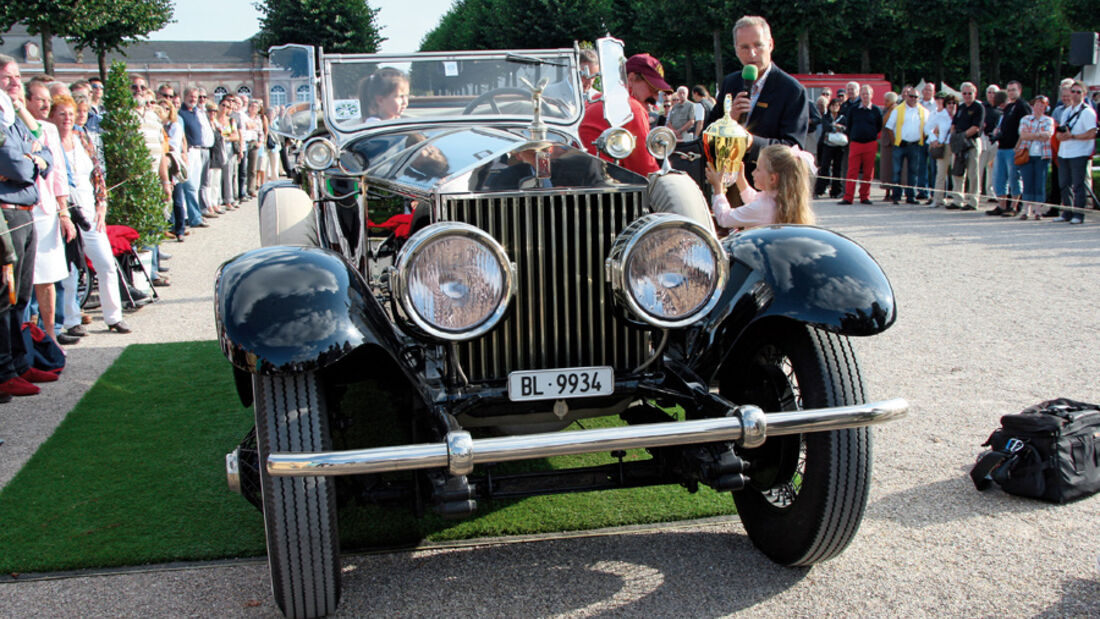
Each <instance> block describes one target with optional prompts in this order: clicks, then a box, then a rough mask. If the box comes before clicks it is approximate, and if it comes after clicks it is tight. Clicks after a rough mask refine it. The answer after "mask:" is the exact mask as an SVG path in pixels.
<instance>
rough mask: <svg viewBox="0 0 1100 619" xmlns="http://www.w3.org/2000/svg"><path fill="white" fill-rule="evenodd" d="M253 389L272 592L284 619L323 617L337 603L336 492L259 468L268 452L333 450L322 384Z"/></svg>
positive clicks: (324, 482) (316, 480)
mask: <svg viewBox="0 0 1100 619" xmlns="http://www.w3.org/2000/svg"><path fill="white" fill-rule="evenodd" d="M252 386H253V390H254V393H255V398H256V400H255V409H256V439H257V447H258V449H259V461H260V485H261V487H262V490H263V508H264V510H263V511H264V531H265V534H266V536H267V562H268V567H269V569H270V571H271V590H272V593H273V594H274V596H275V602H276V603H277V604H278V605H279V608H280V609H281V610H282V611H283V614H285V615H286V616H287V617H323V616H325V615H328V614H331V613H333V612H335V611H336V605H337V604H338V603H339V601H340V548H339V534H338V533H337V528H336V484H335V483H334V481H333V480H332V479H330V478H327V477H272V476H270V475H268V474H267V467H266V466H265V463H266V461H267V456H268V454H270V453H272V452H281V451H328V450H331V449H332V440H331V438H330V437H329V430H328V416H327V411H326V407H325V394H324V391H323V384H322V382H321V381H320V379H319V378H318V377H317V375H316V374H314V373H311V372H307V373H303V374H291V375H287V376H254V377H253V383H252Z"/></svg>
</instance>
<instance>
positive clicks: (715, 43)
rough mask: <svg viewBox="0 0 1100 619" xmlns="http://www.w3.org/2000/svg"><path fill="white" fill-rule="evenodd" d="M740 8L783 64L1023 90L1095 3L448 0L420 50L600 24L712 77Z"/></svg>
mask: <svg viewBox="0 0 1100 619" xmlns="http://www.w3.org/2000/svg"><path fill="white" fill-rule="evenodd" d="M564 4H568V7H569V10H566V11H563V10H562V9H561V7H562V5H564ZM741 15H762V16H764V17H765V18H767V19H768V21H769V23H770V24H771V27H772V35H773V37H774V39H775V43H776V50H775V53H774V58H775V61H776V63H777V64H779V65H780V66H782V67H783V68H785V69H787V70H788V71H792V72H794V71H796V72H816V73H826V72H833V73H884V74H885V75H886V79H887V80H890V81H891V82H894V83H895V84H899V85H900V84H902V83H905V82H910V83H916V82H919V81H920V80H921V79H926V80H935V81H937V82H941V81H946V82H949V83H952V84H956V85H957V84H958V83H959V82H961V81H963V80H967V79H971V80H976V81H980V82H982V83H987V82H1003V81H1007V80H1010V79H1018V80H1020V81H1021V82H1023V83H1024V85H1025V88H1027V89H1029V90H1032V91H1034V90H1049V89H1050V88H1051V87H1052V86H1053V84H1055V83H1057V81H1058V79H1060V78H1061V77H1064V76H1065V75H1071V74H1073V73H1075V72H1076V70H1077V69H1076V68H1073V67H1070V66H1068V65H1067V64H1065V60H1066V58H1065V54H1066V49H1067V48H1068V44H1069V34H1070V32H1074V31H1093V30H1100V18H1098V17H1097V15H1098V14H1097V12H1096V11H1095V0H973V1H972V2H966V3H961V4H960V3H958V2H951V1H950V0H802V1H800V2H790V0H696V2H691V3H685V4H676V3H669V2H665V1H661V0H577V1H575V2H569V3H564V2H561V1H560V0H511V1H509V0H456V2H455V3H454V5H453V6H452V7H451V10H450V11H448V12H447V14H446V15H444V16H443V18H442V20H441V21H440V23H439V25H438V26H436V28H435V29H433V30H432V31H431V32H429V33H428V34H427V35H426V36H425V37H424V39H423V41H422V42H421V49H424V50H452V49H454V50H458V49H507V48H513V49H514V48H530V47H559V46H563V45H565V46H568V45H570V44H571V42H572V41H573V40H578V41H584V40H592V39H593V38H595V37H597V36H600V35H602V34H603V31H604V27H605V26H606V28H607V30H608V31H610V32H611V34H612V35H614V36H616V37H619V38H621V39H623V41H624V42H625V43H626V51H627V53H628V54H633V53H638V52H649V53H652V54H653V55H655V56H657V57H658V58H659V59H660V60H661V61H662V63H663V64H664V66H665V70H666V73H667V75H668V77H670V79H671V81H672V82H675V83H678V84H683V83H687V84H690V83H695V82H704V83H706V82H709V83H711V84H715V83H717V82H718V81H719V80H720V79H721V77H722V76H723V75H725V74H726V73H729V72H731V71H736V70H738V69H739V63H738V62H737V57H736V55H735V53H734V49H733V41H732V33H731V30H730V29H731V27H732V25H733V23H734V22H735V21H736V20H737V18H738V17H740V16H741Z"/></svg>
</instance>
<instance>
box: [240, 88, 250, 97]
mask: <svg viewBox="0 0 1100 619" xmlns="http://www.w3.org/2000/svg"><path fill="white" fill-rule="evenodd" d="M237 94H238V95H241V96H244V97H251V96H252V89H251V88H249V87H248V86H241V87H240V88H238V89H237Z"/></svg>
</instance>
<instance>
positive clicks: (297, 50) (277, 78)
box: [268, 44, 320, 140]
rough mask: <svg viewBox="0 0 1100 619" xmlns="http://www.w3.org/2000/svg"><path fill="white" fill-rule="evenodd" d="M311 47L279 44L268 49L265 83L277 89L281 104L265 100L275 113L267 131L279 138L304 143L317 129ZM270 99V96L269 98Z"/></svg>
mask: <svg viewBox="0 0 1100 619" xmlns="http://www.w3.org/2000/svg"><path fill="white" fill-rule="evenodd" d="M313 53H314V52H313V46H311V45H295V44H288V45H279V46H276V47H272V48H270V49H269V50H268V62H269V63H270V64H271V73H270V75H269V78H268V79H269V82H270V84H271V89H272V91H273V92H274V91H275V88H276V87H281V88H282V89H283V92H284V93H285V97H286V99H285V100H284V101H269V103H270V105H271V107H272V108H273V109H274V110H275V114H274V118H273V120H272V123H271V130H272V131H274V132H275V133H276V134H278V135H281V136H283V137H288V138H293V139H296V140H304V139H306V138H308V137H309V136H310V135H312V134H313V132H314V131H316V130H317V114H318V111H319V109H320V103H319V98H318V96H317V83H316V80H315V78H314V76H315V75H316V71H315V68H314V67H315V65H314V60H313ZM273 98H274V97H273Z"/></svg>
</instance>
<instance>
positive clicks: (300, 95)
mask: <svg viewBox="0 0 1100 619" xmlns="http://www.w3.org/2000/svg"><path fill="white" fill-rule="evenodd" d="M294 101H295V102H297V103H309V102H310V101H313V93H312V92H311V91H310V89H309V84H302V85H301V86H299V87H298V89H297V90H295V91H294Z"/></svg>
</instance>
